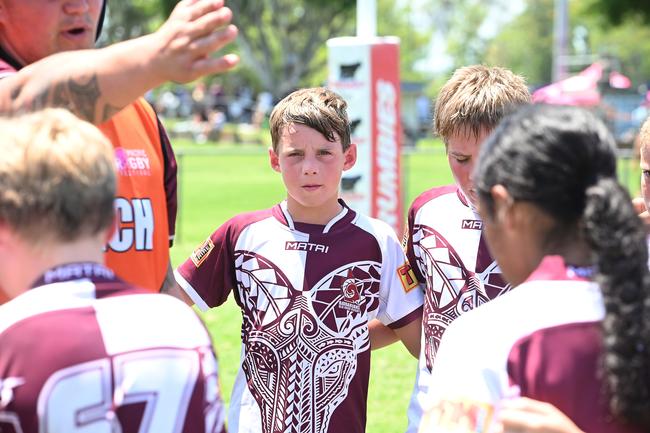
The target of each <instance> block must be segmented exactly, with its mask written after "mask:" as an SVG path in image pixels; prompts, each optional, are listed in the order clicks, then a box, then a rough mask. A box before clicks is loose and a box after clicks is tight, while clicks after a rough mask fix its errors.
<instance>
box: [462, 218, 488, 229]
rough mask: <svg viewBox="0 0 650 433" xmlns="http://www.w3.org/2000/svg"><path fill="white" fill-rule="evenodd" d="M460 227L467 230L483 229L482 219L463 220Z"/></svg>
mask: <svg viewBox="0 0 650 433" xmlns="http://www.w3.org/2000/svg"><path fill="white" fill-rule="evenodd" d="M460 227H461V228H462V229H467V230H483V221H481V220H463V223H462V224H461V226H460Z"/></svg>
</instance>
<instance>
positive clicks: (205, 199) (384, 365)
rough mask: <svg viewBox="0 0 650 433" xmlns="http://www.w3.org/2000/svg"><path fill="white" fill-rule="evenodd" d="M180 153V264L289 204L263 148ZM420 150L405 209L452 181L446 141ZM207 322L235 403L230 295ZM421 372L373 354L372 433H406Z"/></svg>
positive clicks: (407, 159) (411, 167)
mask: <svg viewBox="0 0 650 433" xmlns="http://www.w3.org/2000/svg"><path fill="white" fill-rule="evenodd" d="M174 147H175V149H176V151H177V153H178V160H179V179H180V182H179V204H180V207H179V216H178V221H177V229H176V233H177V240H176V244H175V246H174V248H173V249H172V262H173V265H174V266H176V265H178V264H179V263H181V262H182V261H183V260H185V259H186V258H187V257H188V255H189V253H190V252H191V251H192V249H193V248H195V247H196V245H197V244H198V243H199V242H201V241H203V240H204V239H205V238H206V237H207V236H208V235H209V234H210V233H212V231H213V230H214V229H215V228H216V227H218V226H219V225H220V224H221V223H223V222H224V221H225V220H226V219H228V218H230V217H232V216H234V215H235V214H237V213H240V212H244V211H249V210H255V209H264V208H268V207H270V206H273V205H274V204H275V203H277V202H279V201H280V200H282V199H283V198H284V188H283V185H282V180H281V178H280V175H279V174H278V173H276V172H274V171H272V170H271V169H270V167H269V166H268V156H267V153H266V150H265V149H264V148H263V147H261V146H250V145H242V146H237V147H231V146H218V147H217V146H213V145H202V146H194V145H190V144H189V143H188V142H186V141H180V140H178V141H175V142H174ZM421 147H422V149H423V150H422V151H420V152H417V153H412V154H407V155H405V156H404V157H403V174H404V181H405V185H404V188H405V198H406V204H405V209H406V208H407V207H408V204H409V203H410V202H411V201H412V199H413V198H414V197H416V196H417V195H418V194H419V193H421V192H422V191H424V190H425V189H427V188H429V187H431V186H435V185H443V184H446V183H449V182H451V181H452V177H451V173H450V171H449V168H448V166H447V162H446V158H445V155H444V150H443V148H442V147H441V145H440V143H438V142H435V141H432V140H429V141H427V142H426V143H423V146H421ZM637 165H638V164H637ZM620 169H621V170H620V171H621V173H623V176H622V177H624V178H625V179H626V180H627V183H628V185H629V186H630V189H631V190H632V191H633V193H637V192H638V186H637V185H638V182H636V179H638V169H637V168H636V165H634V163H633V162H632V161H621V163H620ZM202 317H203V319H204V321H205V323H206V325H207V326H208V329H209V330H210V332H211V334H212V336H213V339H214V343H215V347H216V349H217V353H218V356H219V364H220V367H219V368H220V374H221V383H222V393H223V396H224V398H225V399H226V401H228V400H229V397H230V391H231V389H232V385H233V381H234V378H235V374H236V372H237V368H238V365H239V354H240V326H241V317H240V312H239V309H238V308H237V306H236V304H235V303H234V301H233V300H232V296H231V297H230V298H229V300H228V302H227V303H226V304H224V305H223V306H221V307H219V308H216V309H213V310H211V311H209V312H208V313H206V314H203V315H202ZM415 369H416V361H415V359H413V358H412V357H411V356H410V355H409V354H408V353H407V352H406V350H405V349H404V348H403V347H402V346H401V345H393V346H392V347H388V348H386V349H382V350H380V351H377V352H374V353H373V355H372V371H371V376H370V389H369V393H368V394H369V395H368V426H367V431H368V432H369V433H384V432H400V431H403V430H404V428H405V427H406V408H407V405H408V400H409V397H410V392H411V389H412V386H413V381H414V375H415Z"/></svg>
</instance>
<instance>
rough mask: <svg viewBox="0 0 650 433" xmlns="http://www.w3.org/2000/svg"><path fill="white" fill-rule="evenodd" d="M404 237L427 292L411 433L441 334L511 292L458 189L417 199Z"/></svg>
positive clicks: (479, 223)
mask: <svg viewBox="0 0 650 433" xmlns="http://www.w3.org/2000/svg"><path fill="white" fill-rule="evenodd" d="M407 235H408V237H407V238H406V241H407V243H406V251H407V256H408V258H409V262H410V263H411V266H412V267H413V272H414V273H415V275H416V277H417V279H418V280H419V281H420V283H421V286H422V289H423V290H424V292H425V295H424V311H423V314H422V344H421V351H420V360H419V368H418V372H417V376H416V380H415V386H414V389H413V393H412V395H411V402H410V404H409V409H408V419H409V427H408V430H407V432H408V433H415V432H417V431H418V428H419V425H420V417H421V415H422V399H423V398H424V396H425V395H426V394H427V393H428V387H429V383H430V380H431V379H430V372H431V368H432V366H433V365H434V360H435V356H436V352H437V350H438V345H439V344H440V340H441V338H442V337H443V334H444V332H445V330H446V329H447V327H448V326H449V325H450V323H452V322H453V321H454V320H455V319H456V318H458V317H459V316H460V315H461V314H463V313H465V312H466V311H469V310H471V309H473V308H475V307H477V306H479V305H481V304H484V303H486V302H488V301H490V300H491V299H494V298H496V297H497V296H500V295H502V294H504V293H506V292H507V291H508V290H509V289H510V286H509V285H507V284H506V283H505V282H504V281H503V278H502V277H501V270H500V269H499V267H498V265H497V263H496V261H495V260H494V259H493V258H492V256H491V255H490V252H489V251H488V248H487V243H486V242H485V239H484V237H483V221H481V218H480V217H479V215H478V213H477V212H476V210H475V209H473V208H472V207H471V205H470V204H469V202H468V201H467V199H466V198H465V196H464V195H463V193H462V191H461V190H460V188H458V186H457V185H449V186H443V187H437V188H432V189H430V190H428V191H425V192H424V193H422V194H421V195H420V196H419V197H417V198H416V199H415V200H414V202H413V204H412V205H411V208H410V210H409V214H408V233H407Z"/></svg>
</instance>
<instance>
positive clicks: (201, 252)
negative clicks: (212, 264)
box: [190, 238, 214, 268]
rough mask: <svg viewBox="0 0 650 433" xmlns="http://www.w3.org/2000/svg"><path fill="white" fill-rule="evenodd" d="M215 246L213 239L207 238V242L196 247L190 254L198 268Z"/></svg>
mask: <svg viewBox="0 0 650 433" xmlns="http://www.w3.org/2000/svg"><path fill="white" fill-rule="evenodd" d="M213 248H214V244H213V243H212V239H210V238H207V239H206V240H205V242H203V243H202V244H201V245H200V246H199V247H198V248H197V249H195V250H194V251H193V252H192V255H191V256H190V258H191V259H192V263H194V266H196V267H197V268H198V267H199V266H201V263H203V262H204V261H205V259H207V258H208V255H209V254H210V251H212V249H213Z"/></svg>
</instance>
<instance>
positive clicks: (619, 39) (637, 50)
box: [571, 0, 650, 84]
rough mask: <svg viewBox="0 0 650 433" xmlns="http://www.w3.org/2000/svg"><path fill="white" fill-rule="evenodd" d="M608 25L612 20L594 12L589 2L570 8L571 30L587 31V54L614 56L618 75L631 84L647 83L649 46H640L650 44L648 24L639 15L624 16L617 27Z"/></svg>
mask: <svg viewBox="0 0 650 433" xmlns="http://www.w3.org/2000/svg"><path fill="white" fill-rule="evenodd" d="M595 1H596V0H595ZM597 1H600V0H597ZM649 4H650V3H649ZM611 23H612V19H611V17H610V16H606V15H603V14H602V13H600V11H599V10H598V9H595V8H593V7H592V4H591V3H590V2H586V3H583V2H576V4H575V5H572V8H571V26H572V28H585V29H586V34H587V38H586V42H587V44H588V47H589V52H590V53H592V54H596V55H600V56H613V57H614V58H616V59H617V60H619V61H620V66H621V72H622V73H624V74H625V75H627V76H628V77H630V78H631V79H632V82H633V83H635V84H642V83H648V81H649V80H650V44H647V43H642V42H641V41H648V40H650V26H649V25H648V21H646V20H644V18H643V16H642V15H641V14H629V15H626V16H623V17H622V18H621V19H620V21H619V22H618V25H616V26H612V25H611Z"/></svg>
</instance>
